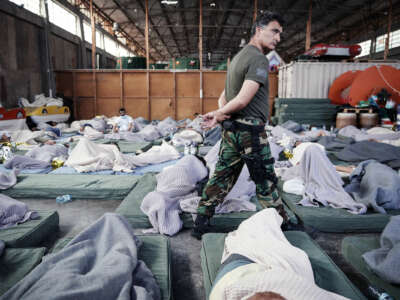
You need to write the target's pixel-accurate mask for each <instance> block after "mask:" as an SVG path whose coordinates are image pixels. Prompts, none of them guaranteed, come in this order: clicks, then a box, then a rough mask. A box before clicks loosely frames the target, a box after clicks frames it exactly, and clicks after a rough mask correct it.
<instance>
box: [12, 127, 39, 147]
mask: <svg viewBox="0 0 400 300" xmlns="http://www.w3.org/2000/svg"><path fill="white" fill-rule="evenodd" d="M10 135H11V141H12V142H15V143H27V144H31V145H36V144H37V142H36V141H35V139H36V138H39V137H42V136H45V135H46V133H45V132H44V131H30V130H17V131H12V132H10Z"/></svg>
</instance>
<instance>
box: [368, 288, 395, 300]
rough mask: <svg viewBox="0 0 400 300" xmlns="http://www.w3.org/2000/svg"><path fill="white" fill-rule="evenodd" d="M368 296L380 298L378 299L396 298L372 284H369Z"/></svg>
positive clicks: (388, 299) (391, 299)
mask: <svg viewBox="0 0 400 300" xmlns="http://www.w3.org/2000/svg"><path fill="white" fill-rule="evenodd" d="M368 296H370V297H371V298H372V299H378V300H394V298H393V297H392V296H390V295H389V294H388V293H386V292H385V291H383V290H380V289H378V288H376V287H373V286H371V285H370V286H368Z"/></svg>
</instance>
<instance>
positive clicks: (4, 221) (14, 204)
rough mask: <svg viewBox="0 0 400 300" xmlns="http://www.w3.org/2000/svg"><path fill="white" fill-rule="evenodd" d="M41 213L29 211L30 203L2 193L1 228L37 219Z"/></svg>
mask: <svg viewBox="0 0 400 300" xmlns="http://www.w3.org/2000/svg"><path fill="white" fill-rule="evenodd" d="M38 217H39V215H38V214H37V213H36V212H33V211H29V210H28V205H26V204H25V203H23V202H20V201H17V200H15V199H13V198H10V197H8V196H6V195H3V194H0V229H3V228H8V227H11V226H14V225H16V224H20V223H23V222H26V221H28V220H29V219H36V218H38Z"/></svg>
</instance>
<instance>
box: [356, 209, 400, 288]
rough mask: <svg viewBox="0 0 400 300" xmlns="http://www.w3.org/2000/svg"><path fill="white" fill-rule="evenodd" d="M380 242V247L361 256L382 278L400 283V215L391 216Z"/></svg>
mask: <svg viewBox="0 0 400 300" xmlns="http://www.w3.org/2000/svg"><path fill="white" fill-rule="evenodd" d="M380 243H381V248H379V249H375V250H372V251H369V252H366V253H364V254H363V256H362V257H363V259H364V260H365V262H366V263H367V265H368V266H369V267H370V268H371V269H372V271H374V272H375V273H376V274H377V275H378V276H379V277H381V278H382V279H383V280H385V281H388V282H390V283H393V284H400V216H395V217H391V219H390V222H389V223H388V224H387V225H386V227H385V230H384V231H383V232H382V235H381V239H380Z"/></svg>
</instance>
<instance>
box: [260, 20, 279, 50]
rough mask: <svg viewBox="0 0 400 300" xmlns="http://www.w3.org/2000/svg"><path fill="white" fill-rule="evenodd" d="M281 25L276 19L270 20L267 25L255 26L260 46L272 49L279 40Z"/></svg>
mask: <svg viewBox="0 0 400 300" xmlns="http://www.w3.org/2000/svg"><path fill="white" fill-rule="evenodd" d="M281 33H282V26H281V25H279V23H278V22H277V21H271V22H269V23H268V25H266V26H263V27H258V28H257V34H258V38H259V39H260V41H261V45H262V47H263V48H264V49H265V48H268V49H270V50H274V49H275V47H276V45H277V44H278V43H279V41H280V40H281Z"/></svg>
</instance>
